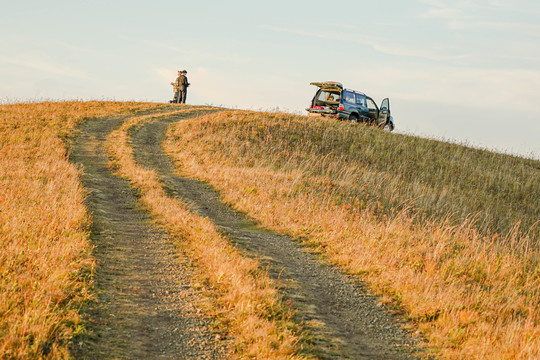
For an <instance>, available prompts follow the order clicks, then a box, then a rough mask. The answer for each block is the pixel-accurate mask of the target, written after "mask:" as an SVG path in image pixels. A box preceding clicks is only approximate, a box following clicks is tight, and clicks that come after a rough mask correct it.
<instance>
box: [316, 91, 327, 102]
mask: <svg viewBox="0 0 540 360" xmlns="http://www.w3.org/2000/svg"><path fill="white" fill-rule="evenodd" d="M327 98H328V92H326V91H321V92H320V93H319V96H317V100H319V101H326V99H327Z"/></svg>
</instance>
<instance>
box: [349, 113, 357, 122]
mask: <svg viewBox="0 0 540 360" xmlns="http://www.w3.org/2000/svg"><path fill="white" fill-rule="evenodd" d="M349 121H350V122H352V123H353V124H356V123H357V122H358V115H356V114H351V115H349Z"/></svg>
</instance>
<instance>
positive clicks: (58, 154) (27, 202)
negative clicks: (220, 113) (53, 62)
mask: <svg viewBox="0 0 540 360" xmlns="http://www.w3.org/2000/svg"><path fill="white" fill-rule="evenodd" d="M154 106H155V105H152V104H139V103H106V102H86V103H83V102H46V103H38V104H13V105H1V106H0V358H3V359H7V358H9V359H14V358H20V359H23V358H35V359H37V358H55V359H56V358H68V357H69V354H68V342H69V339H70V337H71V336H72V335H73V333H74V332H75V331H77V329H78V326H79V325H80V323H79V320H80V319H79V315H78V307H79V305H80V304H81V302H82V301H84V300H85V299H87V298H88V297H89V296H90V294H89V283H90V281H91V278H90V272H89V271H90V270H91V268H92V266H93V259H92V257H91V246H90V244H89V241H88V231H87V225H88V221H89V219H88V216H87V213H86V209H85V207H84V205H83V200H84V191H83V189H82V187H81V185H80V183H79V180H78V175H79V174H78V171H77V169H76V168H75V167H74V166H73V165H72V164H70V163H69V161H68V156H67V152H66V149H65V142H64V140H65V139H66V138H67V137H68V136H69V135H70V134H71V133H72V132H73V130H74V128H75V126H76V125H77V123H79V122H80V121H82V120H83V119H84V118H88V117H96V116H104V115H108V114H113V113H122V112H129V111H133V110H137V109H144V108H149V107H154Z"/></svg>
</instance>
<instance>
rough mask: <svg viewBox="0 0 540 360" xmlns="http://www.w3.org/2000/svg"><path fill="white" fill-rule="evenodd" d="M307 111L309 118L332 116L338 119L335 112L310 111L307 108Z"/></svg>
mask: <svg viewBox="0 0 540 360" xmlns="http://www.w3.org/2000/svg"><path fill="white" fill-rule="evenodd" d="M306 111H307V112H308V116H310V117H313V116H315V117H317V116H330V117H336V118H337V117H338V114H337V113H336V112H335V111H333V110H328V109H310V108H307V109H306Z"/></svg>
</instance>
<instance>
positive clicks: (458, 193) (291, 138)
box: [166, 111, 540, 359]
mask: <svg viewBox="0 0 540 360" xmlns="http://www.w3.org/2000/svg"><path fill="white" fill-rule="evenodd" d="M166 148H167V151H168V152H169V154H171V156H173V157H174V158H175V159H176V160H177V162H178V165H179V167H180V169H181V173H183V174H186V175H190V176H195V177H197V178H200V179H202V180H204V181H208V182H209V183H210V184H212V185H213V186H214V187H216V188H217V189H218V190H219V191H220V193H221V194H222V196H223V197H224V198H225V200H226V201H228V202H229V203H231V204H233V206H235V207H236V208H238V209H239V210H241V211H244V212H246V213H248V214H249V215H250V216H252V217H253V218H254V219H256V220H258V221H259V222H261V223H262V224H263V225H264V226H267V227H270V228H272V229H276V230H278V231H283V232H288V233H290V234H292V235H294V236H296V237H300V238H302V239H305V243H306V244H308V245H310V246H313V247H315V248H316V249H317V250H318V251H321V252H322V253H323V254H325V255H326V256H328V257H329V258H330V259H331V260H332V261H333V262H335V263H336V264H338V265H340V266H342V267H343V268H344V269H346V271H347V272H349V273H351V274H356V275H358V276H359V277H361V278H363V279H366V280H367V281H369V282H370V284H371V286H372V288H373V289H374V290H375V291H377V292H380V293H381V294H384V295H385V296H386V298H387V300H388V301H389V302H392V303H395V304H397V305H398V306H400V307H401V308H402V309H403V310H404V311H405V312H406V313H407V314H408V317H409V319H410V320H411V321H412V322H413V323H415V324H416V326H417V327H418V328H419V329H421V330H422V331H423V332H424V333H425V335H426V337H427V339H428V341H429V343H430V344H431V345H432V346H434V348H438V349H440V351H441V354H442V355H443V357H446V358H478V359H493V358H503V359H515V358H522V359H527V358H534V357H535V356H538V352H539V349H540V344H539V342H538V341H539V340H538V339H539V335H540V325H539V320H540V319H539V315H538V314H539V313H540V312H539V310H540V308H539V298H540V297H539V295H540V293H539V288H540V286H539V278H538V273H539V259H540V257H539V253H538V249H537V247H535V246H534V244H536V241H537V239H536V237H537V236H538V220H539V218H540V216H539V214H540V206H539V205H538V204H539V202H538V199H539V198H540V172H539V170H538V169H539V168H540V163H539V162H538V161H532V160H526V159H520V158H516V157H511V156H507V155H501V154H495V153H490V152H487V151H482V150H476V149H470V148H466V147H463V146H458V145H452V144H447V143H442V142H437V141H431V140H425V139H419V138H413V137H407V136H403V135H397V134H387V133H384V132H381V131H379V129H374V128H367V127H363V126H355V125H351V124H347V123H339V122H335V121H327V120H324V119H320V120H313V119H308V118H305V117H299V116H292V115H286V114H265V113H253V112H241V111H236V112H223V113H220V114H217V115H208V116H205V117H202V118H200V119H196V120H191V121H187V122H181V123H178V124H177V125H176V126H175V127H174V128H173V129H171V131H170V133H169V140H168V142H167V145H166Z"/></svg>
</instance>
